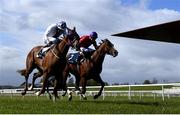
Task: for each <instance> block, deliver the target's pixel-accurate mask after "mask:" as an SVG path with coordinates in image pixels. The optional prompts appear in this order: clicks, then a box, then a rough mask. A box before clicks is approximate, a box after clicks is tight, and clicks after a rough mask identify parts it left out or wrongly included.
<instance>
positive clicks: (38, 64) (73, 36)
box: [17, 28, 79, 96]
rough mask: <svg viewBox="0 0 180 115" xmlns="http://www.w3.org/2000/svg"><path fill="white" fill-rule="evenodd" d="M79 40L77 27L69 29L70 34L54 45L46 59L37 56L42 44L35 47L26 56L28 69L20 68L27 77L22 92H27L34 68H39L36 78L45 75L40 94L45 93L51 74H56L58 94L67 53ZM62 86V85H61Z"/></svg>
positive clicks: (55, 87) (55, 88)
mask: <svg viewBox="0 0 180 115" xmlns="http://www.w3.org/2000/svg"><path fill="white" fill-rule="evenodd" d="M76 40H77V41H78V40H79V35H78V34H77V33H76V30H75V28H74V29H73V30H71V29H69V30H68V36H67V37H66V38H64V39H63V40H61V41H60V42H59V43H58V44H56V45H54V46H53V47H52V49H50V51H48V52H47V54H46V56H45V57H44V59H39V58H37V57H36V55H37V53H38V51H39V50H40V49H41V48H42V46H37V47H34V48H33V49H32V50H31V51H30V52H29V53H28V55H27V58H26V69H23V70H18V71H17V72H19V73H20V74H21V75H23V76H24V77H25V84H26V85H25V88H24V91H23V92H22V95H25V94H26V91H27V90H28V78H29V74H30V73H31V72H32V71H33V70H34V69H38V73H35V74H34V77H33V79H34V78H37V77H40V76H42V75H43V77H44V78H43V86H42V89H41V91H40V92H39V93H38V95H40V94H42V93H44V91H45V87H46V85H47V79H48V78H49V77H50V76H52V75H53V76H55V78H56V83H55V86H54V94H55V96H56V94H57V88H58V85H60V81H61V76H62V71H63V69H64V68H65V65H66V54H67V52H68V50H69V47H70V46H71V45H72V43H73V42H74V41H76ZM59 87H60V86H59Z"/></svg>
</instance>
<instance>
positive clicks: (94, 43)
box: [93, 41, 98, 49]
mask: <svg viewBox="0 0 180 115" xmlns="http://www.w3.org/2000/svg"><path fill="white" fill-rule="evenodd" d="M93 46H94V48H95V49H97V48H98V46H97V43H96V41H94V42H93Z"/></svg>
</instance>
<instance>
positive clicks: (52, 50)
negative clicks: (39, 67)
mask: <svg viewBox="0 0 180 115" xmlns="http://www.w3.org/2000/svg"><path fill="white" fill-rule="evenodd" d="M62 41H64V42H65V43H66V45H68V46H69V43H68V42H67V41H66V40H64V39H62ZM62 41H61V42H62ZM54 50H55V46H54V47H53V49H51V52H52V53H53V55H54V56H55V57H56V58H58V59H60V57H59V56H58V55H57V54H56V53H55V52H54ZM63 50H64V49H63Z"/></svg>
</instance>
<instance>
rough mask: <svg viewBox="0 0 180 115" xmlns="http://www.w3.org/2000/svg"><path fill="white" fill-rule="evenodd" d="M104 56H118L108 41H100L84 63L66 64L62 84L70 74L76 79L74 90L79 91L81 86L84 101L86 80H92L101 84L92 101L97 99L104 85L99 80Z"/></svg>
mask: <svg viewBox="0 0 180 115" xmlns="http://www.w3.org/2000/svg"><path fill="white" fill-rule="evenodd" d="M106 54H109V55H111V56H113V57H116V56H117V55H118V51H117V50H116V49H115V48H114V45H113V44H112V43H111V42H110V41H109V40H108V39H105V40H102V43H101V44H100V45H99V46H98V49H97V50H96V51H94V53H93V54H92V56H91V58H90V59H86V60H85V61H84V62H82V63H80V65H77V64H71V63H67V65H66V68H65V70H64V73H63V74H64V82H63V84H64V85H65V83H66V82H65V81H66V79H65V78H67V76H68V74H69V72H70V73H72V74H73V75H74V76H75V78H76V89H79V83H80V84H81V86H82V90H81V93H80V94H81V96H82V97H83V98H84V99H86V97H85V92H86V84H87V80H89V79H93V80H95V81H97V82H98V83H100V84H101V88H100V90H99V92H98V94H97V95H95V96H94V99H96V98H98V97H99V96H100V95H101V93H102V90H103V88H104V85H105V83H104V82H103V80H102V79H101V76H100V73H101V72H102V65H103V61H104V58H105V56H106Z"/></svg>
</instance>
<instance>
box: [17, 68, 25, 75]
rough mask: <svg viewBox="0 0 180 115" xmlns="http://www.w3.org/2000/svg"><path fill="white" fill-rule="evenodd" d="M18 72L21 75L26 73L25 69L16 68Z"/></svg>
mask: <svg viewBox="0 0 180 115" xmlns="http://www.w3.org/2000/svg"><path fill="white" fill-rule="evenodd" d="M17 72H18V73H20V74H21V75H22V76H25V75H26V69H22V70H17Z"/></svg>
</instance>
